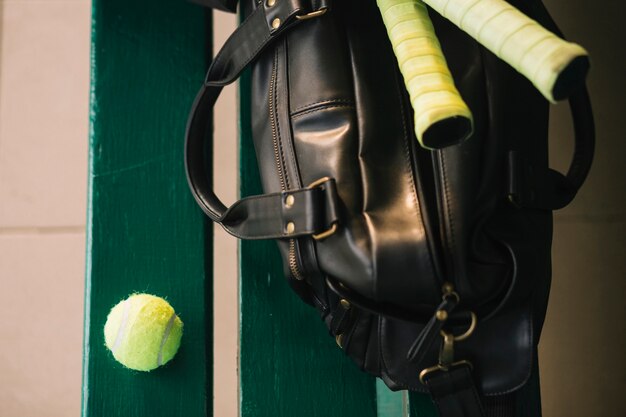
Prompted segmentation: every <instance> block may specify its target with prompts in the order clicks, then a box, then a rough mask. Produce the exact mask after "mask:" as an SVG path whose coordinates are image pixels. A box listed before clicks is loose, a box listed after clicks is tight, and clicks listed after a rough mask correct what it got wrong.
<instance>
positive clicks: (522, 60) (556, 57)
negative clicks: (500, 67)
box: [424, 0, 588, 102]
mask: <svg viewBox="0 0 626 417" xmlns="http://www.w3.org/2000/svg"><path fill="white" fill-rule="evenodd" d="M424 2H425V3H426V4H428V5H429V6H430V7H432V8H433V9H434V10H436V11H437V12H438V13H440V14H441V15H442V16H443V17H445V18H446V19H448V20H450V21H451V22H452V23H454V24H455V25H456V26H458V27H459V28H460V29H462V30H463V31H465V32H466V33H467V34H469V35H470V36H471V37H473V38H474V39H476V40H477V41H478V42H479V43H480V44H482V45H483V46H484V47H485V48H487V49H489V50H490V51H491V52H493V53H494V54H495V55H496V56H498V57H499V58H500V59H502V60H503V61H505V62H506V63H508V64H509V65H511V66H512V67H513V68H515V69H516V70H517V71H518V72H520V73H521V74H523V75H524V76H525V77H526V78H528V79H529V80H530V81H531V82H532V83H533V84H534V85H535V87H536V88H537V89H538V90H539V91H540V92H541V94H543V96H544V97H545V98H547V99H548V100H550V101H551V102H555V98H554V96H553V90H554V86H555V84H556V81H557V80H558V78H559V75H560V74H561V72H562V71H563V70H564V69H565V68H566V67H567V66H568V65H569V64H570V63H571V62H572V61H573V60H574V59H576V58H578V57H582V56H587V55H588V54H587V51H585V49H583V48H582V47H581V46H579V45H577V44H575V43H571V42H567V41H565V40H563V39H561V38H559V37H558V36H556V35H555V34H553V33H552V32H550V31H548V30H547V29H545V28H544V27H543V26H541V25H540V24H539V23H538V22H536V21H535V20H533V19H531V18H529V17H528V16H526V15H525V14H523V13H522V12H520V11H519V10H517V9H516V8H514V7H513V6H511V5H510V4H508V3H507V2H505V1H504V0H424Z"/></svg>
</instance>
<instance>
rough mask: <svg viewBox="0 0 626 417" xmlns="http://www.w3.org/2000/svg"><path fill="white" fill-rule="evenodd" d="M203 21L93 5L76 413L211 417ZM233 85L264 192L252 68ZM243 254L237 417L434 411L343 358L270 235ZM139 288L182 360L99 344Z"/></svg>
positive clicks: (247, 170) (248, 178)
mask: <svg viewBox="0 0 626 417" xmlns="http://www.w3.org/2000/svg"><path fill="white" fill-rule="evenodd" d="M210 22H211V19H210V12H207V11H204V10H203V9H201V8H199V7H198V6H194V5H192V4H189V3H187V2H185V1H182V0H177V1H166V0H152V1H147V0H133V1H128V0H94V1H93V30H92V85H91V129H90V158H89V161H90V162H89V170H90V172H89V189H90V192H89V211H88V246H87V252H88V253H87V259H88V261H87V278H86V299H85V342H84V369H83V392H82V400H83V402H82V415H83V417H102V416H106V417H116V416H121V417H134V416H167V417H175V416H181V417H183V416H184V417H204V416H212V415H213V408H212V396H213V384H216V383H219V381H213V376H212V375H213V367H212V359H213V330H212V322H213V319H212V315H213V309H212V299H213V277H212V225H210V224H208V223H207V220H205V219H204V217H203V216H202V215H201V212H200V210H199V209H198V208H197V207H196V205H195V202H194V201H193V199H192V197H191V195H190V194H189V192H188V189H187V184H186V180H185V173H184V168H183V154H182V152H183V143H182V141H183V134H184V129H185V123H186V118H187V112H188V110H189V107H190V104H191V102H192V100H193V97H194V95H195V93H196V90H197V88H198V87H199V86H200V84H201V82H202V80H203V76H204V72H205V70H206V68H207V62H208V60H209V58H210V57H209V55H210V52H211V47H210V45H211V43H210ZM240 90H241V100H240V101H241V103H242V105H241V108H242V117H241V120H242V122H241V126H240V127H241V132H242V135H241V146H240V149H241V152H240V171H241V172H240V174H241V184H242V187H241V190H240V192H241V195H242V196H245V195H251V194H256V193H259V192H260V191H261V190H260V184H259V182H258V174H257V167H256V160H255V156H254V152H253V151H252V142H251V139H250V126H249V125H248V124H247V121H248V120H249V118H248V117H247V112H248V111H249V109H248V108H247V105H246V103H249V100H248V98H247V94H246V93H247V91H249V78H248V76H247V75H244V77H243V78H242V82H241V89H240ZM240 253H241V258H240V259H241V264H240V299H241V303H240V313H241V314H240V317H241V322H240V346H241V347H240V374H239V380H240V396H239V398H240V404H239V409H240V413H241V415H242V416H244V417H264V416H268V417H270V416H272V417H287V416H298V417H315V416H319V417H322V416H324V417H328V416H342V417H374V416H378V417H400V416H407V415H409V409H410V415H411V416H412V417H429V416H435V415H436V414H435V412H434V409H433V407H432V405H431V404H430V400H429V399H428V398H427V397H425V396H422V395H411V396H410V401H409V395H407V393H405V392H404V393H403V392H400V393H392V392H390V391H389V390H388V389H387V388H385V387H384V385H383V384H382V383H380V381H379V382H377V381H376V379H375V378H373V377H370V376H368V375H366V374H364V373H362V372H360V371H359V370H358V369H357V367H356V366H355V365H354V364H353V363H352V362H351V361H350V360H349V359H348V358H347V357H345V356H344V354H343V353H342V351H341V350H340V349H338V348H337V347H336V346H335V344H334V343H335V342H334V340H333V339H332V338H331V337H329V336H328V335H327V334H326V331H325V329H324V326H323V324H322V323H321V322H320V321H319V317H318V316H317V313H316V312H315V311H314V310H313V309H311V308H309V307H307V306H305V305H304V304H303V303H302V302H300V300H299V299H298V298H297V297H296V296H295V295H294V294H293V293H292V292H291V291H290V289H289V288H288V285H287V284H286V281H285V279H284V277H283V274H282V267H281V265H280V259H279V255H278V251H277V249H276V246H275V244H274V243H273V242H243V243H242V244H241V251H240ZM134 291H138V292H148V293H154V294H157V295H161V296H165V297H166V298H167V299H168V300H169V301H170V302H171V303H172V304H173V305H174V306H175V307H176V309H177V310H178V313H179V315H180V316H181V318H182V319H183V321H184V323H185V334H184V337H183V343H182V346H181V349H180V351H179V353H178V355H177V357H176V358H175V359H174V360H173V361H172V362H171V363H169V364H168V365H167V366H165V367H163V368H161V369H158V370H156V371H153V372H150V373H141V372H134V371H129V370H127V369H125V368H123V367H122V366H121V365H119V364H117V363H116V362H115V361H114V360H113V358H112V356H111V355H110V354H109V352H108V351H107V349H106V348H105V346H104V340H103V335H102V329H103V326H104V322H105V320H106V316H107V313H108V311H109V309H110V308H111V307H112V306H113V305H114V304H115V303H117V302H118V301H120V300H121V299H123V298H125V297H126V296H127V295H128V294H129V293H131V292H134ZM409 403H410V405H409ZM520 415H524V416H525V415H531V414H520ZM533 415H539V414H533ZM219 417H224V416H219Z"/></svg>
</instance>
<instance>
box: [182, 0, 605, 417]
mask: <svg viewBox="0 0 626 417" xmlns="http://www.w3.org/2000/svg"><path fill="white" fill-rule="evenodd" d="M240 3H241V4H240V7H241V10H242V12H243V13H244V15H246V16H247V18H246V20H245V21H244V22H243V23H242V25H241V26H240V27H239V29H238V30H237V31H236V32H235V33H234V34H233V35H232V36H231V38H230V39H229V40H228V41H227V42H226V44H225V45H224V47H223V49H222V50H221V51H220V53H219V54H218V55H217V56H216V57H215V59H214V61H213V64H212V66H211V68H210V69H209V72H208V75H207V79H206V82H205V84H204V85H203V87H202V89H201V91H200V93H199V95H198V97H197V98H196V101H195V103H194V107H193V109H192V112H191V116H190V119H189V124H188V131H187V142H186V163H187V172H188V179H189V184H190V187H191V190H192V192H193V195H194V197H195V198H196V200H197V202H198V203H199V205H200V207H201V208H202V209H203V210H204V212H205V213H206V214H207V215H208V216H209V217H210V218H211V219H212V220H214V221H215V222H218V223H220V224H221V225H222V226H223V227H224V228H225V229H226V230H227V231H228V232H229V233H231V234H232V235H234V236H236V237H239V238H244V239H276V241H277V242H278V246H279V249H280V252H281V254H282V256H283V259H284V269H285V275H286V277H287V280H288V282H289V284H291V286H292V287H293V289H294V290H295V291H296V292H297V293H298V294H299V295H300V297H302V299H303V300H304V301H306V302H307V303H309V304H311V305H313V306H315V308H317V310H318V311H319V313H320V315H321V317H322V318H323V320H324V322H325V323H326V325H327V326H328V329H329V331H330V333H331V334H332V335H333V336H335V337H336V338H337V342H338V344H339V345H340V346H341V348H342V349H343V350H344V351H345V352H346V354H347V355H348V356H349V357H351V358H352V359H353V360H354V361H355V362H356V363H357V364H358V366H360V367H361V368H362V369H363V370H365V371H367V372H369V373H371V374H374V375H377V376H380V377H381V378H382V379H383V380H384V381H385V383H386V384H387V385H388V386H389V387H390V388H392V389H394V390H395V389H409V390H414V391H422V392H427V391H430V393H431V395H433V398H434V399H435V401H436V403H437V405H438V407H439V410H440V413H441V414H442V416H445V417H448V416H475V415H482V414H483V412H486V413H487V414H488V415H493V413H495V412H492V411H490V409H489V408H488V407H487V409H485V407H484V403H485V401H486V402H487V403H490V401H491V403H493V399H498V398H504V397H506V394H509V393H512V392H514V391H516V390H518V389H520V387H522V386H523V385H524V384H525V383H526V381H527V380H528V379H529V376H530V375H531V369H532V367H533V363H534V361H535V360H536V358H535V357H534V355H535V354H536V346H537V343H538V339H539V334H540V332H541V327H542V324H543V319H544V315H545V310H546V305H547V300H548V293H549V286H550V245H551V238H552V210H554V209H558V208H561V207H563V206H565V205H567V204H568V203H569V202H570V201H571V200H572V199H573V198H574V196H575V194H576V192H577V190H578V188H579V187H580V186H581V185H582V183H583V181H584V179H585V177H586V175H587V173H588V170H589V168H590V165H591V160H592V157H593V147H594V132H593V119H592V115H591V109H590V103H589V99H588V95H587V92H586V90H585V89H584V88H581V89H579V90H577V91H576V92H575V93H574V94H573V95H572V96H571V98H570V106H571V109H572V115H573V120H574V127H575V153H574V157H573V162H572V164H571V167H570V169H569V171H568V172H567V174H566V175H563V174H560V173H558V172H556V171H553V170H551V169H550V168H549V167H548V152H547V148H548V138H547V131H548V103H547V101H546V100H545V99H544V98H543V97H542V96H541V95H540V94H539V93H538V92H537V91H536V90H535V89H534V87H532V85H531V84H530V83H529V82H528V81H527V80H526V79H524V78H523V77H522V76H521V75H519V74H518V73H516V72H515V71H514V70H513V69H512V68H510V67H509V66H508V65H507V64H505V63H503V62H502V61H500V60H499V59H498V58H496V57H495V56H494V55H492V54H491V53H490V52H488V51H487V50H485V49H484V48H483V47H481V46H480V45H479V44H477V43H476V42H475V41H474V40H472V39H471V38H470V37H468V36H467V35H466V34H464V33H463V32H461V31H460V30H458V29H457V28H456V27H454V26H453V25H452V24H451V23H449V22H448V21H446V20H444V19H442V18H440V17H438V15H437V14H436V13H431V17H432V19H433V22H434V24H435V27H436V30H437V34H438V36H439V39H440V42H441V44H442V47H443V51H444V53H445V55H446V58H447V60H448V64H449V66H450V69H451V71H452V74H453V76H454V78H455V82H456V84H457V86H458V88H459V90H460V92H461V94H462V96H463V98H464V99H465V101H466V102H467V103H468V105H469V107H470V108H471V110H472V112H473V114H474V118H475V121H474V123H475V132H474V134H473V136H472V137H471V138H469V140H467V141H466V142H464V143H462V144H460V145H455V146H450V147H447V148H444V149H441V150H436V151H428V150H425V149H422V148H420V147H419V146H418V142H417V140H416V138H415V137H414V134H413V126H412V120H413V116H412V109H411V106H410V104H409V101H408V97H407V93H406V91H405V89H404V86H403V83H402V78H401V75H400V74H399V71H398V68H397V63H396V59H395V57H394V55H393V52H392V49H391V45H390V43H389V40H388V38H387V35H386V31H385V28H384V26H383V24H382V20H381V17H380V13H379V12H378V10H377V7H376V3H375V1H373V0H367V1H366V0H342V1H331V0H276V1H275V2H263V3H260V2H257V1H255V0H242V1H241V2H240ZM510 3H512V4H514V5H515V6H516V7H518V8H519V9H520V10H522V11H523V12H524V13H526V14H527V15H528V16H530V17H532V18H534V19H536V20H538V21H539V22H540V23H542V24H543V25H544V26H546V27H547V28H549V29H550V30H553V31H555V32H557V31H558V29H557V28H556V26H555V25H554V23H553V21H552V20H551V18H550V17H549V15H548V14H547V12H546V10H545V8H544V7H543V5H542V4H541V2H540V0H515V1H513V0H511V1H510ZM217 4H221V5H222V8H227V9H228V8H230V9H231V10H232V7H233V5H234V2H232V1H223V0H213V1H212V2H211V3H210V5H212V6H216V5H217ZM270 4H272V5H270ZM246 67H251V71H252V92H251V100H252V103H251V106H252V109H253V111H252V126H253V132H252V133H253V139H254V143H255V149H256V154H257V158H258V163H259V167H260V170H261V178H262V183H263V187H264V191H265V193H266V194H265V195H262V196H255V197H250V198H246V199H243V200H241V201H238V202H236V203H235V204H233V205H232V206H231V207H228V208H227V207H226V206H224V204H222V203H221V202H220V200H219V199H218V198H217V197H216V196H215V194H214V193H213V191H212V190H211V187H210V183H209V182H208V180H207V178H208V177H207V175H206V167H207V164H206V163H205V161H204V155H205V152H204V139H205V138H206V137H207V134H208V132H207V130H208V129H209V126H210V125H209V120H210V112H211V108H212V107H213V105H214V103H215V101H216V100H217V97H218V95H219V93H220V91H221V88H222V86H224V85H226V84H229V83H231V82H233V81H234V80H236V78H237V77H238V76H239V74H240V73H241V71H242V70H243V69H244V68H246ZM474 383H475V386H474ZM478 398H482V399H483V400H482V401H481V400H478ZM490 399H491V400H490ZM481 402H482V403H483V405H481ZM496 402H497V401H496ZM498 415H505V414H498Z"/></svg>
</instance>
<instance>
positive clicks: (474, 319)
mask: <svg viewBox="0 0 626 417" xmlns="http://www.w3.org/2000/svg"><path fill="white" fill-rule="evenodd" d="M470 315H471V317H472V322H471V323H470V326H469V328H468V329H467V331H466V332H465V333H463V334H462V335H459V336H454V335H453V334H451V333H446V332H445V331H443V330H442V331H441V336H443V337H446V336H452V340H453V341H455V342H461V341H463V340H465V339H467V338H468V337H470V336H471V335H472V333H474V330H476V324H477V323H478V317H476V313H474V312H473V311H470Z"/></svg>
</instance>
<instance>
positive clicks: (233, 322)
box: [213, 11, 239, 416]
mask: <svg viewBox="0 0 626 417" xmlns="http://www.w3.org/2000/svg"><path fill="white" fill-rule="evenodd" d="M213 22H214V33H215V35H214V38H213V43H214V50H215V51H218V50H219V48H220V47H221V45H222V44H223V43H224V41H225V40H226V38H227V37H228V36H229V35H230V34H231V33H232V32H233V31H234V30H235V28H236V27H237V17H236V16H234V15H232V14H230V13H222V12H217V11H216V12H214V15H213ZM237 115H238V113H237V86H236V85H230V86H228V87H227V88H225V89H224V91H223V92H222V94H221V96H220V99H219V100H218V102H217V105H216V106H215V120H218V121H219V122H218V123H216V125H215V133H214V136H215V140H214V141H213V142H214V153H213V155H214V163H215V165H214V167H215V168H214V171H215V181H214V184H215V191H216V193H217V195H219V196H220V198H222V199H223V201H224V203H226V204H231V203H233V202H234V201H235V200H236V198H237V189H238V187H237V174H238V169H237V142H238V141H237ZM214 230H215V236H214V241H215V245H214V251H215V255H214V268H215V269H214V270H215V280H214V294H215V297H214V303H215V304H214V306H213V309H214V311H215V312H216V314H215V320H214V334H215V338H214V340H215V346H214V351H213V354H214V357H215V360H214V363H213V372H214V378H215V381H220V383H219V384H215V385H214V387H213V395H214V396H213V399H214V401H213V402H214V415H216V416H236V415H237V408H238V404H237V398H238V394H237V386H238V377H237V367H238V366H237V365H238V364H237V360H238V358H237V351H238V347H237V344H238V336H239V327H238V323H239V321H238V318H239V312H238V301H239V296H238V293H237V281H238V280H237V239H235V238H234V237H232V236H230V235H229V234H228V233H226V232H224V231H223V230H222V229H221V228H220V227H219V226H216V227H215V229H214Z"/></svg>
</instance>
